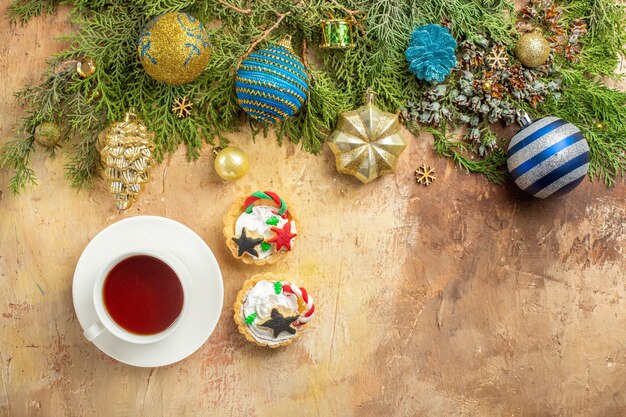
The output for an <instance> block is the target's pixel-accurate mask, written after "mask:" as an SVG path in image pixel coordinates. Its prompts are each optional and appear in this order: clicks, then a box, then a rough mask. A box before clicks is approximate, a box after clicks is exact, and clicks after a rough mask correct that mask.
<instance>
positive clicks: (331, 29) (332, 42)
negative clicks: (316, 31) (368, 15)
mask: <svg viewBox="0 0 626 417" xmlns="http://www.w3.org/2000/svg"><path fill="white" fill-rule="evenodd" d="M364 17H365V15H364V14H363V13H360V12H359V13H356V14H354V15H350V16H346V17H344V18H335V17H334V16H333V15H332V14H330V19H324V20H322V44H321V45H320V46H321V47H322V48H328V49H350V48H353V47H354V31H353V28H354V25H356V24H358V23H360V22H361V21H362V20H363V18H364Z"/></svg>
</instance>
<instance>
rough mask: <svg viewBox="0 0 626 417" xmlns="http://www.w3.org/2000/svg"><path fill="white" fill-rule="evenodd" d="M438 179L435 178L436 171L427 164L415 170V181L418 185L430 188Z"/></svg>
mask: <svg viewBox="0 0 626 417" xmlns="http://www.w3.org/2000/svg"><path fill="white" fill-rule="evenodd" d="M436 179H437V177H436V176H435V170H434V169H433V168H432V167H430V166H428V165H426V164H424V165H422V166H420V167H419V168H417V169H416V170H415V181H416V182H417V183H418V184H422V185H425V186H426V187H428V186H429V185H430V184H432V183H433V181H435V180H436Z"/></svg>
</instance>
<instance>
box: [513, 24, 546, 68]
mask: <svg viewBox="0 0 626 417" xmlns="http://www.w3.org/2000/svg"><path fill="white" fill-rule="evenodd" d="M550 51H551V48H550V43H549V42H548V41H547V40H546V38H544V37H543V35H542V34H541V32H540V31H538V30H535V31H534V32H530V33H525V34H524V35H522V36H521V37H520V39H519V41H517V45H516V46H515V56H516V57H517V59H518V60H519V62H521V63H522V65H524V66H525V67H528V68H536V67H540V66H542V65H544V64H545V63H546V62H548V58H550Z"/></svg>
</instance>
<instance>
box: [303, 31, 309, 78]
mask: <svg viewBox="0 0 626 417" xmlns="http://www.w3.org/2000/svg"><path fill="white" fill-rule="evenodd" d="M302 65H304V68H305V69H306V70H307V71H308V70H309V62H308V61H307V59H306V38H302Z"/></svg>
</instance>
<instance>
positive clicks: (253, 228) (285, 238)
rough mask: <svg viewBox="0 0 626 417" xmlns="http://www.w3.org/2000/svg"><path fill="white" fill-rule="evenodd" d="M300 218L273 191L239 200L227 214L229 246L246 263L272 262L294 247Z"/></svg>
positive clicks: (225, 220)
mask: <svg viewBox="0 0 626 417" xmlns="http://www.w3.org/2000/svg"><path fill="white" fill-rule="evenodd" d="M298 229H299V224H298V220H297V219H296V217H295V216H294V214H293V210H292V209H291V206H290V205H289V206H288V205H287V203H286V202H285V200H283V199H282V198H280V197H279V196H278V195H277V194H276V193H273V192H271V191H256V192H254V193H252V194H251V195H250V196H248V197H242V198H241V199H239V200H238V201H237V202H236V203H235V204H234V205H233V206H232V207H231V208H230V210H229V211H228V213H227V214H226V216H224V236H225V237H226V245H227V246H228V248H229V249H230V251H231V253H232V254H233V256H234V257H235V258H238V259H241V260H242V261H244V262H245V263H247V264H252V263H254V264H256V265H265V264H273V263H274V262H277V261H279V260H280V259H282V258H284V257H285V256H286V255H287V253H288V252H289V251H291V250H292V249H293V245H294V243H295V241H296V236H297V234H298Z"/></svg>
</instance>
